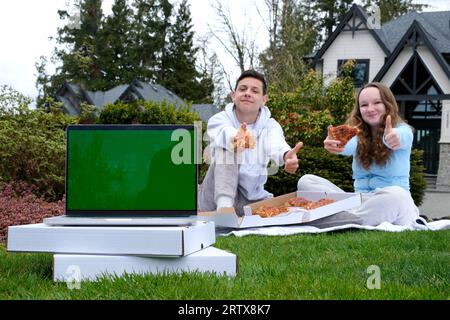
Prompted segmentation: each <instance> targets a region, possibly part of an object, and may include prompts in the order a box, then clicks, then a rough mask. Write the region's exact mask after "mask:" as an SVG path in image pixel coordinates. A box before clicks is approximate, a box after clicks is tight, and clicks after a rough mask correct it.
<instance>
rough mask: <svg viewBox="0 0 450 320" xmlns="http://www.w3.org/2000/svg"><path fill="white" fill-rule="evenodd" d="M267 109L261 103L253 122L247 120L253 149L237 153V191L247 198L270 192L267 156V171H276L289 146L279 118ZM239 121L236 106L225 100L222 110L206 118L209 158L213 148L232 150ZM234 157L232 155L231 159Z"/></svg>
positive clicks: (273, 172) (270, 172)
mask: <svg viewBox="0 0 450 320" xmlns="http://www.w3.org/2000/svg"><path fill="white" fill-rule="evenodd" d="M270 116H271V114H270V111H269V109H268V108H267V107H266V106H263V107H261V109H260V113H259V116H258V118H257V120H256V122H255V123H254V124H249V125H248V126H247V130H248V131H250V133H251V134H252V135H253V136H254V137H255V138H256V147H255V148H254V149H245V150H244V151H242V152H240V153H238V154H237V157H238V160H237V161H238V163H239V164H240V166H239V191H240V192H241V193H242V194H243V195H244V196H245V197H246V198H247V199H248V200H259V199H264V198H267V197H269V196H272V194H271V193H269V192H267V191H266V190H264V184H265V183H266V181H267V174H268V168H267V166H268V164H269V162H270V160H273V161H274V164H273V165H271V166H270V168H269V174H275V173H276V172H277V170H278V168H279V167H280V166H283V165H284V160H283V157H284V154H285V153H286V152H287V151H289V150H291V147H290V146H289V145H288V144H287V143H286V140H285V138H284V134H283V130H282V128H281V126H280V124H279V123H278V122H276V121H275V120H274V119H273V118H271V117H270ZM240 126H241V123H240V122H239V120H238V119H237V117H236V112H235V106H234V104H233V103H230V104H228V105H227V106H226V107H225V110H224V111H222V112H219V113H217V114H215V115H214V116H213V117H211V118H210V119H209V121H208V127H207V134H208V137H209V141H210V150H211V157H212V159H213V160H212V161H218V163H219V161H220V160H218V159H216V158H217V157H216V158H214V155H215V151H214V150H215V149H216V148H219V149H226V150H228V151H230V153H229V154H232V153H233V152H234V150H233V147H232V139H233V137H234V136H236V134H237V131H238V129H239V128H240ZM230 160H231V161H233V158H231V159H230Z"/></svg>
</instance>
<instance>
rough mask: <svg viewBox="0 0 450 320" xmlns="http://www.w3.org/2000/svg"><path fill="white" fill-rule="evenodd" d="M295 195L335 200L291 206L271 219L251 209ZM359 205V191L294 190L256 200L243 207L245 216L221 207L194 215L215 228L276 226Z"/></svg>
mask: <svg viewBox="0 0 450 320" xmlns="http://www.w3.org/2000/svg"><path fill="white" fill-rule="evenodd" d="M294 197H304V198H306V199H308V200H311V201H317V200H319V199H322V198H328V199H333V200H336V202H334V203H331V204H328V205H325V206H322V207H319V208H316V209H313V210H305V209H303V208H295V207H290V209H289V212H286V213H281V214H279V215H277V216H274V217H270V218H263V217H261V216H259V215H257V214H253V211H254V210H256V209H257V208H259V207H260V206H271V207H272V206H283V205H285V203H286V202H287V201H288V200H289V199H291V198H294ZM359 205H361V194H360V193H348V192H341V193H330V192H317V191H297V192H292V193H288V194H284V195H281V196H278V197H274V198H270V199H266V200H263V201H258V202H255V203H252V204H250V205H248V206H245V207H244V213H245V215H244V216H242V217H239V216H238V215H237V214H236V212H235V210H234V208H221V209H220V210H219V211H213V212H200V213H199V214H198V215H197V216H198V218H199V219H201V220H204V221H214V223H215V224H216V227H227V228H236V229H243V228H253V227H264V226H275V225H289V224H301V223H307V222H310V221H314V220H317V219H321V218H324V217H328V216H330V215H333V214H335V213H338V212H340V211H344V210H348V209H352V208H355V207H357V206H359Z"/></svg>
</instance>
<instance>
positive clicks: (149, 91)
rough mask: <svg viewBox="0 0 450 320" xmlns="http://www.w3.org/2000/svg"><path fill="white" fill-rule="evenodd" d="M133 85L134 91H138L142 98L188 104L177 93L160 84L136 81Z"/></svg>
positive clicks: (179, 104)
mask: <svg viewBox="0 0 450 320" xmlns="http://www.w3.org/2000/svg"><path fill="white" fill-rule="evenodd" d="M132 86H133V89H134V92H136V93H137V94H138V95H139V96H140V99H143V100H146V101H148V100H151V101H156V102H162V101H163V100H166V101H170V102H172V103H174V104H175V105H177V106H184V105H186V103H185V102H184V101H183V100H182V99H181V98H180V97H178V96H177V95H176V94H175V93H173V92H172V91H170V90H168V89H166V88H164V87H163V86H161V85H159V84H156V83H145V82H142V81H134V82H133V84H132Z"/></svg>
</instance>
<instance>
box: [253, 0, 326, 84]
mask: <svg viewBox="0 0 450 320" xmlns="http://www.w3.org/2000/svg"><path fill="white" fill-rule="evenodd" d="M271 1H272V2H271V3H269V2H267V4H268V6H269V8H271V10H272V12H278V13H279V15H278V21H276V22H275V21H273V22H272V23H273V24H272V26H271V27H270V28H271V29H270V30H275V31H276V32H272V36H271V43H270V45H269V47H268V48H267V49H266V50H265V51H264V52H263V53H262V54H261V55H260V61H261V65H262V67H263V70H264V73H265V74H266V77H267V79H268V82H269V83H270V85H271V87H272V88H273V89H275V90H281V91H284V92H287V91H291V90H294V89H295V88H296V87H297V86H298V84H299V82H301V81H302V79H303V77H304V74H305V72H306V69H307V67H306V65H305V64H304V62H303V57H304V56H305V55H307V54H309V53H311V52H312V51H313V49H314V47H315V46H316V45H317V42H318V37H319V32H318V30H319V27H318V24H319V20H318V17H317V14H316V13H315V11H314V10H313V9H314V7H313V4H312V1H309V0H304V1H295V0H281V3H280V2H279V1H278V0H271Z"/></svg>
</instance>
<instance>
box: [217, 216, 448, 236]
mask: <svg viewBox="0 0 450 320" xmlns="http://www.w3.org/2000/svg"><path fill="white" fill-rule="evenodd" d="M344 229H364V230H378V231H389V232H400V231H406V230H428V231H435V230H445V229H450V220H437V221H433V222H426V221H425V220H424V219H423V218H418V219H416V221H415V222H414V223H413V224H412V225H410V226H399V225H393V224H391V223H388V222H383V223H382V224H380V225H378V226H376V227H373V226H362V225H358V224H346V225H341V226H336V227H330V228H323V229H320V228H317V227H312V226H302V225H290V226H274V227H261V228H248V229H239V230H236V229H229V228H224V229H217V232H216V234H217V235H218V236H231V235H234V236H237V237H243V236H248V235H252V234H253V235H264V236H288V235H293V234H298V233H324V232H330V231H337V230H344Z"/></svg>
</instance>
